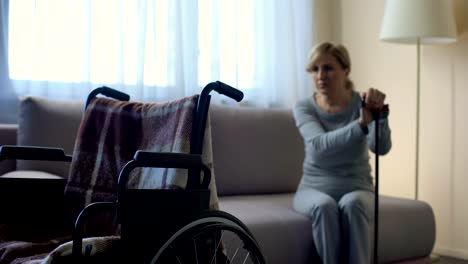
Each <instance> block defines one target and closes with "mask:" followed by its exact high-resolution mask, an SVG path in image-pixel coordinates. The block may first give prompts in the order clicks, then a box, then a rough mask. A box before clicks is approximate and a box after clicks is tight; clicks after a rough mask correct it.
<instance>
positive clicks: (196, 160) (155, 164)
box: [118, 150, 211, 193]
mask: <svg viewBox="0 0 468 264" xmlns="http://www.w3.org/2000/svg"><path fill="white" fill-rule="evenodd" d="M138 167H140V168H141V167H150V168H176V169H189V170H190V169H191V170H200V171H203V180H202V183H201V184H200V179H196V178H194V177H190V176H189V177H188V179H187V186H186V189H188V190H193V189H198V188H203V189H206V188H208V185H209V184H210V181H211V171H210V169H209V168H208V167H207V166H206V165H205V164H204V163H203V161H202V158H201V155H199V154H185V153H174V152H148V151H141V150H139V151H137V152H136V153H135V155H134V157H133V160H131V161H130V162H128V163H127V164H126V165H125V166H124V168H123V169H122V171H121V172H120V175H119V180H118V193H123V192H124V190H125V189H126V184H127V180H128V176H129V175H130V172H131V171H132V170H133V169H135V168H138Z"/></svg>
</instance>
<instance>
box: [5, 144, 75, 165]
mask: <svg viewBox="0 0 468 264" xmlns="http://www.w3.org/2000/svg"><path fill="white" fill-rule="evenodd" d="M6 159H21V160H48V161H68V162H70V161H71V160H72V157H71V156H70V155H66V154H65V152H64V150H63V149H62V148H50V147H32V146H11V145H5V146H0V161H2V160H6Z"/></svg>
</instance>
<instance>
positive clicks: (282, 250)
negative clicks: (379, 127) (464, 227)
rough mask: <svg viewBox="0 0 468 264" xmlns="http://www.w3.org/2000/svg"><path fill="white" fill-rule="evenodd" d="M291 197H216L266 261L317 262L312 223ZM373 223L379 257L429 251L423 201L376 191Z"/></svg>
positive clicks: (430, 231) (429, 220)
mask: <svg viewBox="0 0 468 264" xmlns="http://www.w3.org/2000/svg"><path fill="white" fill-rule="evenodd" d="M293 197H294V193H290V194H272V195H243V196H225V197H220V200H219V202H220V209H221V210H223V211H225V212H228V213H230V214H232V215H234V216H236V217H238V218H239V219H240V220H241V221H242V222H243V223H244V224H245V225H246V226H247V227H248V228H249V229H250V231H251V232H252V233H253V235H254V236H255V239H256V240H257V242H258V243H259V245H260V247H261V249H262V251H263V253H264V255H265V258H266V262H267V263H270V264H275V263H278V264H280V263H297V264H299V263H304V264H305V263H320V262H316V260H317V255H316V251H315V247H314V244H313V242H312V241H313V240H312V223H311V221H310V220H309V218H308V217H306V216H304V215H301V214H299V213H296V212H295V211H294V209H293V208H292V201H293ZM379 227H380V228H379V230H380V233H379V260H380V261H379V263H395V262H397V261H401V260H408V259H415V260H414V261H415V263H418V261H425V260H427V258H423V257H426V256H428V255H429V254H430V253H431V251H432V247H433V245H434V241H435V220H434V214H433V212H432V209H431V207H430V206H429V205H428V204H427V203H425V202H422V201H416V200H409V199H401V198H396V197H390V196H380V226H379ZM372 228H373V227H372ZM372 233H373V232H372ZM372 237H373V236H372ZM418 258H420V259H418Z"/></svg>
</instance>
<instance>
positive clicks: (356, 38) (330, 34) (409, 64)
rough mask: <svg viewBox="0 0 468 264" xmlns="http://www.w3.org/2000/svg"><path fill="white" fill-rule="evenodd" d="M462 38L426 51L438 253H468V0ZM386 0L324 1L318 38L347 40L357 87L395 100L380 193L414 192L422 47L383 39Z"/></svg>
mask: <svg viewBox="0 0 468 264" xmlns="http://www.w3.org/2000/svg"><path fill="white" fill-rule="evenodd" d="M454 3H455V7H456V8H455V9H456V12H455V13H456V20H457V28H458V32H459V39H458V42H457V43H455V44H449V45H440V46H423V47H422V50H421V51H422V53H421V127H420V129H421V131H420V165H419V168H420V185H419V186H420V188H419V190H420V199H421V200H424V201H426V202H428V203H429V204H431V206H432V207H433V209H434V212H435V214H436V222H437V241H436V250H435V251H436V252H438V253H441V254H444V255H452V256H456V257H461V258H465V259H468V156H467V153H468V0H455V2H454ZM384 6H385V1H384V0H317V5H316V15H317V16H316V19H317V25H318V26H319V30H318V33H317V38H318V39H319V40H332V41H338V42H342V43H343V44H345V45H346V46H347V47H348V48H349V51H350V53H351V56H352V59H353V66H352V71H351V77H352V79H353V80H354V82H355V84H356V87H357V88H358V90H363V89H366V88H368V87H376V88H379V89H382V90H384V91H385V92H386V94H387V98H388V102H389V104H390V111H391V116H390V124H391V127H392V137H393V149H392V151H391V153H390V154H389V155H387V156H385V157H383V158H381V159H380V161H381V163H380V164H381V165H380V166H381V168H380V175H381V178H380V179H381V185H380V186H381V192H382V193H384V194H389V195H394V196H400V197H407V198H412V197H414V186H415V184H414V171H415V133H416V132H415V130H416V127H415V120H416V110H415V109H416V108H415V102H416V65H417V64H416V61H417V57H416V46H414V45H398V44H391V43H383V42H380V41H379V31H380V26H381V20H382V16H383V13H384Z"/></svg>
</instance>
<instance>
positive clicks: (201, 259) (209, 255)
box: [151, 211, 265, 264]
mask: <svg viewBox="0 0 468 264" xmlns="http://www.w3.org/2000/svg"><path fill="white" fill-rule="evenodd" d="M151 263H155V264H160V263H178V264H181V263H223V264H224V263H232V264H234V263H252V264H264V263H265V260H264V257H263V255H262V254H261V251H260V248H259V246H258V244H257V242H256V241H255V239H254V238H253V236H252V235H251V233H250V231H249V230H248V229H247V228H246V227H245V225H244V224H243V223H242V222H241V221H240V220H238V219H237V218H236V217H234V216H232V215H230V214H228V213H225V212H221V211H209V212H206V213H203V214H201V215H200V216H199V217H197V218H196V219H194V220H193V221H191V222H190V223H188V224H187V225H185V226H184V227H182V228H181V229H179V230H178V231H177V232H176V233H174V235H172V237H171V238H169V240H167V241H166V243H165V244H164V245H163V246H162V247H161V248H160V249H159V250H158V252H157V253H156V254H155V255H154V257H153V259H152V261H151Z"/></svg>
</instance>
